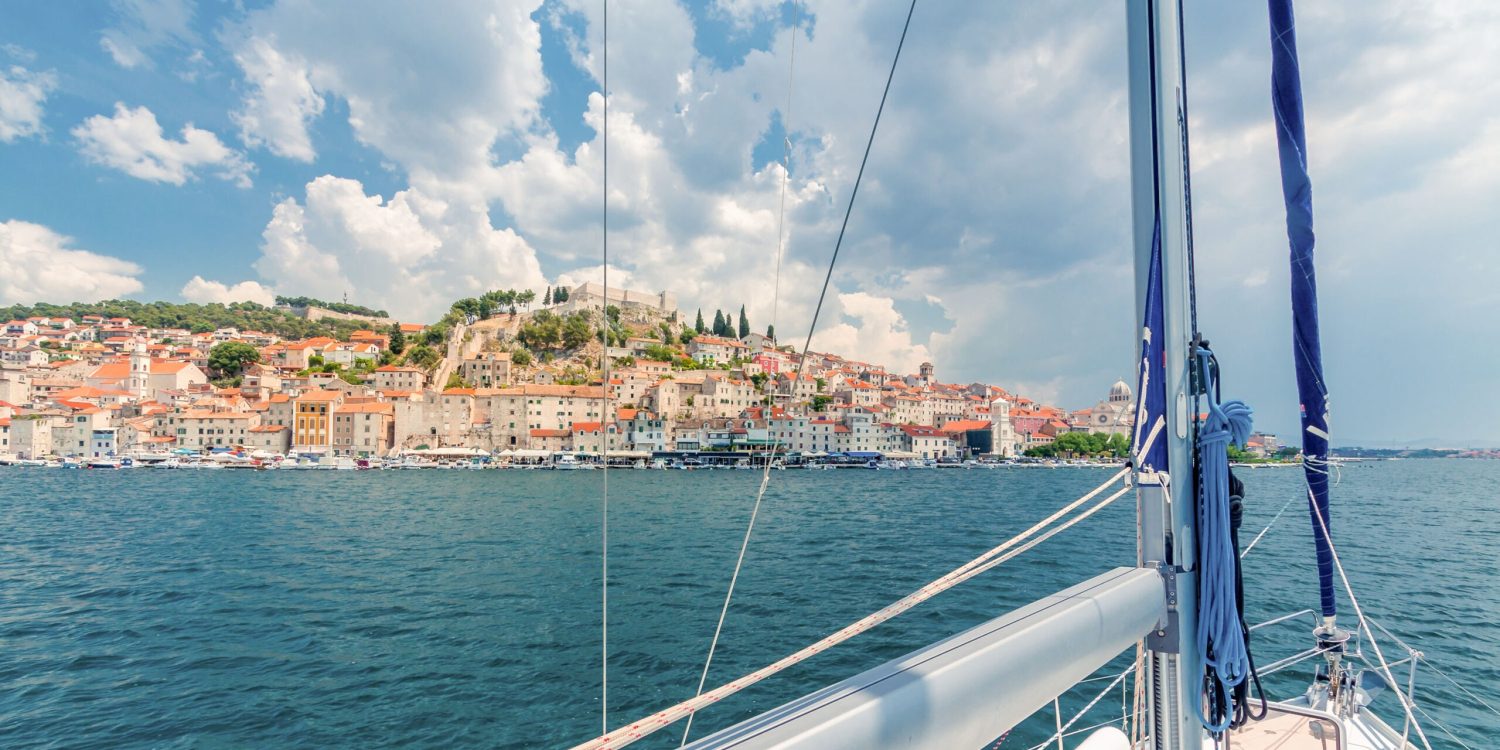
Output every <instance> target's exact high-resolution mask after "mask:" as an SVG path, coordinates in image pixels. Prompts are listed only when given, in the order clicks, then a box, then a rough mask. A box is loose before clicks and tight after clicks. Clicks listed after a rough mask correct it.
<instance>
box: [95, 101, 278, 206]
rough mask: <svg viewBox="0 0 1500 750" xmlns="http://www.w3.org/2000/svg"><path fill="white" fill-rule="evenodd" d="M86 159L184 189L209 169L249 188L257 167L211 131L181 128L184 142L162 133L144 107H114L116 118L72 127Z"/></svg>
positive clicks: (190, 127) (102, 118)
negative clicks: (251, 177) (252, 173)
mask: <svg viewBox="0 0 1500 750" xmlns="http://www.w3.org/2000/svg"><path fill="white" fill-rule="evenodd" d="M73 136H74V137H75V138H77V139H78V142H79V148H80V150H81V151H82V152H83V155H84V156H86V157H88V159H89V160H90V161H92V162H94V163H96V164H100V165H103V166H106V167H113V168H114V169H118V170H120V171H121V172H124V173H125V174H128V175H130V176H132V177H137V178H140V179H142V180H146V181H148V182H166V183H170V184H172V185H181V184H183V183H185V182H187V181H188V180H190V179H195V178H196V177H197V170H199V169H200V168H201V169H208V170H211V171H213V172H214V173H215V174H216V175H217V176H218V177H220V178H222V179H225V180H229V181H230V182H233V183H235V184H236V185H238V186H240V187H250V173H251V172H252V171H254V166H253V165H251V164H250V162H248V161H246V160H245V158H244V156H243V155H241V154H240V153H239V152H238V151H235V150H234V149H231V148H229V147H227V146H225V145H224V144H223V143H221V142H220V141H219V137H218V136H216V135H214V134H213V133H211V132H209V131H207V130H201V129H199V128H195V127H193V125H192V123H188V124H187V125H184V126H183V128H182V138H181V140H172V139H170V138H167V137H165V136H164V135H163V134H162V129H161V124H160V123H158V122H157V121H156V115H155V114H153V113H152V112H151V110H149V109H147V108H145V107H136V108H135V109H131V108H130V107H127V106H125V105H124V104H123V103H120V102H116V103H115V114H114V117H105V116H104V115H94V116H93V117H90V118H88V119H87V120H84V121H83V123H82V124H80V125H79V126H78V127H76V128H73Z"/></svg>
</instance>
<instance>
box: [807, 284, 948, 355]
mask: <svg viewBox="0 0 1500 750" xmlns="http://www.w3.org/2000/svg"><path fill="white" fill-rule="evenodd" d="M838 303H839V307H840V308H841V310H840V312H841V313H842V316H843V318H845V320H840V321H839V322H836V323H834V324H832V325H830V326H828V327H827V328H824V329H822V330H820V331H818V332H817V334H815V335H814V336H813V349H815V350H817V351H829V352H838V353H839V354H843V355H845V356H849V357H854V358H856V359H859V360H862V361H865V362H872V363H876V364H882V365H885V366H886V367H888V368H892V369H893V370H894V371H895V372H916V371H917V366H918V365H920V364H921V363H923V362H931V361H932V352H931V351H930V350H929V349H928V348H927V346H926V345H925V344H918V343H916V342H914V341H912V337H911V331H910V329H909V327H908V326H907V323H906V319H905V318H903V317H902V316H901V314H900V313H898V312H896V306H895V303H894V302H893V301H892V300H891V299H890V298H889V297H877V296H875V295H872V294H867V293H865V292H852V293H849V294H840V295H839V296H838Z"/></svg>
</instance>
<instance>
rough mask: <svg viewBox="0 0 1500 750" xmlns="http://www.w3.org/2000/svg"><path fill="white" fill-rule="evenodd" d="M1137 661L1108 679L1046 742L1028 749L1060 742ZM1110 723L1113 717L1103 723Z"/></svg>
mask: <svg viewBox="0 0 1500 750" xmlns="http://www.w3.org/2000/svg"><path fill="white" fill-rule="evenodd" d="M1137 663H1138V662H1132V663H1131V665H1130V666H1128V667H1126V668H1125V671H1124V672H1121V673H1119V674H1118V675H1115V678H1114V679H1113V680H1111V681H1110V683H1109V685H1107V686H1105V688H1104V689H1103V690H1100V691H1099V694H1098V695H1096V696H1094V699H1093V700H1091V701H1089V702H1088V704H1087V705H1085V706H1084V707H1083V708H1081V709H1079V710H1078V713H1076V714H1073V718H1071V719H1068V723H1066V724H1063V725H1061V726H1060V727H1058V729H1057V731H1056V732H1054V733H1053V735H1052V736H1051V737H1048V738H1047V741H1046V742H1042V743H1039V744H1036V745H1033V746H1032V747H1031V749H1030V750H1041V748H1044V747H1046V746H1047V745H1050V744H1052V743H1053V742H1054V741H1059V742H1060V741H1061V740H1062V738H1063V737H1066V736H1067V731H1068V730H1069V729H1072V728H1073V725H1074V724H1076V723H1078V720H1079V719H1082V718H1083V716H1084V714H1087V713H1088V712H1089V711H1092V710H1093V709H1094V706H1096V705H1098V703H1099V701H1101V700H1103V699H1104V696H1106V695H1109V694H1110V693H1111V692H1113V691H1114V689H1115V687H1116V686H1117V685H1119V684H1120V683H1122V682H1124V681H1125V678H1126V677H1128V676H1130V675H1131V674H1132V673H1134V672H1135V668H1136V665H1137ZM1111 724H1114V720H1113V719H1111V720H1110V721H1108V722H1106V724H1105V725H1106V726H1107V725H1111Z"/></svg>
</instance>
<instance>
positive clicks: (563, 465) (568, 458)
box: [552, 454, 582, 471]
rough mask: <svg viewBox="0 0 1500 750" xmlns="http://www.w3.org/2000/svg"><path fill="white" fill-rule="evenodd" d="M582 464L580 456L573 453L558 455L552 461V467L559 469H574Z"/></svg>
mask: <svg viewBox="0 0 1500 750" xmlns="http://www.w3.org/2000/svg"><path fill="white" fill-rule="evenodd" d="M581 466H582V465H581V464H579V463H578V457H577V456H574V455H572V454H565V455H562V456H558V457H557V459H556V460H554V461H553V462H552V468H554V469H557V470H558V471H572V470H574V469H578V468H581Z"/></svg>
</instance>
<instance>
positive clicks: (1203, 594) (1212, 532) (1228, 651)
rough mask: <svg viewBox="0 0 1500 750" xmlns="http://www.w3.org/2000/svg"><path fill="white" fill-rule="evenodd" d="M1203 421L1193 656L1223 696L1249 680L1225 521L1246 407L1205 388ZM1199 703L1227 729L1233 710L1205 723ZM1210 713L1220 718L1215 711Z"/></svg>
mask: <svg viewBox="0 0 1500 750" xmlns="http://www.w3.org/2000/svg"><path fill="white" fill-rule="evenodd" d="M1209 357H1210V354H1209V352H1208V351H1207V350H1204V349H1200V350H1198V360H1199V363H1200V368H1199V369H1200V371H1201V372H1203V373H1204V377H1205V378H1208V377H1211V375H1210V368H1209ZM1208 385H1209V388H1208V389H1207V390H1208V394H1209V395H1208V399H1207V400H1208V419H1207V420H1206V421H1205V422H1204V423H1203V425H1202V427H1201V428H1200V429H1199V431H1198V571H1199V572H1198V655H1199V659H1200V664H1199V672H1200V674H1207V675H1208V679H1209V680H1211V681H1212V682H1216V683H1217V685H1214V684H1212V683H1210V684H1209V689H1211V690H1212V689H1215V688H1217V691H1222V693H1221V694H1222V695H1225V696H1229V695H1232V694H1233V688H1234V687H1235V686H1236V685H1239V684H1240V683H1242V682H1244V681H1245V679H1246V677H1248V676H1249V674H1250V654H1249V649H1248V647H1247V646H1246V644H1245V633H1244V630H1243V629H1242V628H1241V626H1240V614H1239V601H1238V593H1237V591H1236V589H1235V562H1236V560H1237V559H1238V556H1239V554H1238V552H1237V551H1236V550H1235V548H1234V541H1233V539H1232V537H1231V528H1230V517H1229V444H1230V443H1231V442H1233V443H1234V444H1236V445H1240V446H1243V445H1244V444H1245V442H1246V441H1247V440H1249V439H1250V426H1251V422H1250V416H1251V411H1250V407H1249V406H1246V405H1245V403H1244V402H1243V401H1229V402H1227V403H1224V404H1220V403H1218V402H1217V400H1216V399H1215V396H1214V391H1215V388H1214V384H1213V383H1211V382H1210V383H1209V384H1208ZM1205 702H1207V701H1199V702H1198V718H1199V720H1200V721H1202V722H1203V727H1204V728H1205V729H1207V730H1208V731H1210V732H1213V733H1214V734H1218V733H1220V732H1223V731H1224V730H1225V729H1228V728H1229V723H1230V721H1231V717H1232V716H1233V715H1234V712H1233V711H1232V710H1225V711H1223V713H1222V715H1216V716H1214V717H1213V718H1210V717H1208V716H1206V715H1204V712H1203V704H1204V703H1205ZM1213 713H1215V714H1219V711H1217V710H1216V711H1214V712H1213Z"/></svg>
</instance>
